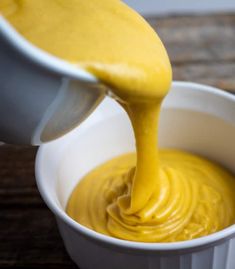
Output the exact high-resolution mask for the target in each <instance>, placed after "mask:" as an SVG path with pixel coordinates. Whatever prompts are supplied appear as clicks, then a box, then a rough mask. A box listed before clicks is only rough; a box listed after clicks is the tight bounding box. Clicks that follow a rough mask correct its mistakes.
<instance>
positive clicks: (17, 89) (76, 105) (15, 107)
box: [0, 16, 105, 145]
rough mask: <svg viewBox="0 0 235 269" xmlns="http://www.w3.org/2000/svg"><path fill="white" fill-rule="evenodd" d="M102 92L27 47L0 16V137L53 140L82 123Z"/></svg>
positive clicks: (87, 77)
mask: <svg viewBox="0 0 235 269" xmlns="http://www.w3.org/2000/svg"><path fill="white" fill-rule="evenodd" d="M104 94H105V89H104V87H102V86H101V85H100V84H99V82H98V80H97V79H96V78H95V77H94V76H93V75H91V74H90V73H88V72H86V71H84V70H82V69H80V68H77V67H76V66H74V65H72V64H70V63H68V62H66V61H63V60H61V59H58V58H56V57H54V56H52V55H50V54H48V53H46V52H45V51H42V50H41V49H39V48H37V47H35V46H33V45H32V44H30V43H29V42H28V41H27V40H25V39H24V38H23V37H22V36H21V35H20V34H19V33H17V32H16V31H15V29H14V28H13V27H11V25H10V24H9V23H8V22H6V20H5V19H4V18H3V17H1V16H0V141H3V142H6V143H13V144H33V145H37V144H40V143H42V142H47V141H50V140H53V139H55V138H57V137H59V136H61V135H63V134H64V133H66V132H68V131H69V130H71V129H73V128H74V127H76V126H77V125H78V124H79V123H80V122H81V121H83V120H84V119H85V118H86V117H87V116H88V115H89V114H90V113H91V112H92V111H93V110H94V108H95V107H96V106H97V105H98V104H99V103H100V102H101V101H102V99H103V97H104Z"/></svg>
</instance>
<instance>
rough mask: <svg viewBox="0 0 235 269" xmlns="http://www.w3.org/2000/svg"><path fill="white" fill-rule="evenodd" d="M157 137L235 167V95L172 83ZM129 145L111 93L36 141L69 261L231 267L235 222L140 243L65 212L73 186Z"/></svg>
mask: <svg viewBox="0 0 235 269" xmlns="http://www.w3.org/2000/svg"><path fill="white" fill-rule="evenodd" d="M159 139H160V146H161V147H174V148H180V149H183V150H188V151H191V152H194V153H199V154H201V155H204V156H206V157H209V158H210V159H212V160H215V161H218V162H219V163H221V164H222V165H224V166H225V167H227V168H228V169H230V170H231V171H233V172H235V165H234V163H235V96H233V95H231V94H229V93H225V92H223V91H220V90H218V89H215V88H212V87H208V86H203V85H199V84H195V83H187V82H174V83H173V85H172V90H171V92H170V93H169V95H168V96H167V98H166V99H165V101H164V104H163V108H162V112H161V120H160V132H159ZM133 150H134V139H133V133H132V129H131V127H130V123H129V120H128V118H127V116H126V114H125V113H124V111H123V110H122V109H121V108H120V107H119V105H117V104H116V103H115V102H114V101H113V100H111V99H109V98H106V99H105V100H104V101H103V103H102V104H101V105H100V106H99V107H98V108H97V110H96V111H95V112H94V113H93V114H92V115H91V116H90V117H89V118H88V119H87V120H86V121H85V122H84V123H82V125H80V127H79V128H77V129H76V130H74V131H72V132H71V133H69V134H68V135H66V136H64V137H62V138H60V139H58V140H56V141H54V142H51V143H48V144H46V145H43V146H41V147H40V149H39V152H38V154H37V160H36V180H37V184H38V188H39V191H40V193H41V195H42V197H43V199H44V201H45V202H46V204H47V205H48V206H49V208H50V209H51V210H52V212H53V213H54V214H55V216H56V219H57V223H58V226H59V230H60V233H61V236H62V238H63V240H64V243H65V246H66V249H67V251H68V253H69V255H70V257H71V258H72V260H73V261H74V262H75V263H76V264H77V265H79V268H81V269H94V268H96V269H127V268H129V269H234V268H235V225H232V226H230V227H228V228H226V229H224V230H222V231H220V232H217V233H214V234H211V235H209V236H205V237H202V238H198V239H194V240H190V241H184V242H176V243H138V242H130V241H124V240H119V239H116V238H112V237H108V236H105V235H102V234H99V233H97V232H95V231H92V230H90V229H88V228H86V227H84V226H82V225H80V224H78V223H77V222H75V221H74V220H72V219H71V218H70V217H69V216H68V215H67V214H66V213H65V207H66V203H67V200H68V198H69V195H70V193H71V191H72V190H73V188H74V187H75V185H76V184H77V182H78V181H79V180H80V179H81V178H82V177H83V176H84V175H85V174H86V173H87V172H88V171H90V170H91V169H92V168H94V167H96V166H97V165H99V164H101V163H103V162H104V161H106V160H108V159H110V158H111V157H114V156H116V155H119V154H122V153H124V152H129V151H133Z"/></svg>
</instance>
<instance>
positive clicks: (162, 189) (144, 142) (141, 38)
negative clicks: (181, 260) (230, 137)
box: [0, 0, 235, 242]
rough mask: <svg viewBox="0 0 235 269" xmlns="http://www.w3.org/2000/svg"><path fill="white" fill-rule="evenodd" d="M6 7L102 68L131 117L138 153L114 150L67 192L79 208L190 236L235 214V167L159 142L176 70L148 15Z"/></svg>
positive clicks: (24, 30) (62, 49)
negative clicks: (162, 146)
mask: <svg viewBox="0 0 235 269" xmlns="http://www.w3.org/2000/svg"><path fill="white" fill-rule="evenodd" d="M0 11H1V12H2V13H3V15H4V16H5V17H6V18H7V19H8V20H9V21H10V23H11V24H12V25H13V26H14V27H15V28H16V29H17V30H18V31H19V32H20V33H21V34H22V35H23V36H24V37H25V38H27V39H28V40H29V41H30V42H32V43H33V44H35V45H36V46H38V47H40V48H41V49H43V50H45V51H47V52H49V53H51V54H53V55H55V56H57V57H60V58H63V59H65V60H67V61H69V62H71V63H74V64H76V65H79V66H81V67H82V68H84V69H86V70H88V71H89V72H91V73H93V74H94V75H95V76H97V77H98V78H99V79H100V81H101V82H103V83H104V84H105V85H106V86H108V88H110V89H111V91H112V92H113V93H114V94H115V95H116V96H118V98H119V100H120V104H121V105H122V106H123V108H124V109H125V110H126V112H127V113H128V115H129V118H130V120H131V123H132V126H133V129H134V133H135V139H136V157H137V158H136V159H135V155H133V154H129V155H124V156H121V157H118V158H115V159H114V160H111V161H110V162H108V163H106V164H104V165H103V166H101V167H99V168H97V169H95V170H94V171H92V172H91V173H90V174H89V175H87V176H86V177H85V178H84V179H83V180H82V181H81V183H79V184H78V186H77V187H76V189H75V190H74V192H73V194H72V196H71V198H70V200H69V202H68V207H67V212H68V214H69V215H70V216H71V217H72V218H74V219H75V220H77V221H78V222H80V223H81V224H83V225H85V226H87V227H89V228H91V229H94V230H96V231H98V232H100V233H103V234H107V235H111V236H115V237H118V238H122V239H127V240H134V241H144V242H163V241H164V242H171V241H178V240H187V239H192V238H196V237H199V236H203V235H207V234H210V233H213V232H215V231H218V230H221V229H223V228H224V227H227V226H228V225H230V224H232V223H234V219H235V203H234V202H235V201H234V196H233V193H232V189H234V187H235V180H234V178H233V176H232V175H231V174H229V173H228V172H226V171H225V170H224V169H222V168H220V167H219V166H217V165H215V164H213V163H211V162H209V161H207V160H204V159H202V158H200V157H196V156H193V155H191V154H188V153H183V152H180V151H173V150H168V151H161V152H160V153H159V151H158V141H157V125H158V118H159V111H160V106H161V102H162V100H163V98H164V97H165V95H166V94H167V92H168V90H169V88H170V85H171V79H172V71H171V65H170V62H169V59H168V56H167V53H166V50H165V48H164V46H163V44H162V42H161V40H160V39H159V37H158V36H157V34H156V33H155V32H154V30H153V29H152V28H151V27H150V26H149V25H148V23H147V22H146V21H145V20H144V19H143V18H142V17H141V16H140V15H138V14H137V13H136V12H135V11H133V10H132V9H130V8H129V7H127V6H126V5H125V4H123V3H122V2H121V1H119V0H89V1H83V0H70V1H65V0H50V1H48V0H40V1H38V0H1V2H0Z"/></svg>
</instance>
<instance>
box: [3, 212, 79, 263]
mask: <svg viewBox="0 0 235 269" xmlns="http://www.w3.org/2000/svg"><path fill="white" fill-rule="evenodd" d="M0 220H1V221H0V231H1V233H0V268H4V267H7V266H15V265H16V264H17V266H19V267H20V266H22V267H23V266H36V265H37V266H38V267H37V268H39V266H41V268H43V266H45V265H46V266H47V265H50V266H51V267H53V266H54V267H55V266H57V268H59V266H61V265H63V266H64V265H67V266H70V267H69V268H75V267H74V266H73V263H72V262H71V261H70V259H69V258H68V255H67V254H66V252H65V249H64V246H63V243H62V240H61V239H60V237H59V234H58V230H57V225H56V222H55V219H54V217H53V215H52V213H51V212H50V211H49V210H48V209H47V208H46V207H44V208H39V209H38V208H36V209H35V208H33V209H32V208H24V209H17V208H16V209H11V210H9V209H5V210H4V209H1V211H0ZM44 268H45V267H44ZM63 268H64V267H63Z"/></svg>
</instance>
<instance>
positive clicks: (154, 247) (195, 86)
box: [35, 81, 235, 251]
mask: <svg viewBox="0 0 235 269" xmlns="http://www.w3.org/2000/svg"><path fill="white" fill-rule="evenodd" d="M172 87H180V88H190V90H197V91H200V92H204V93H209V94H212V95H216V96H218V97H223V98H225V99H228V100H230V101H232V102H234V104H235V95H233V94H231V93H228V92H225V91H223V90H220V89H218V88H215V87H212V86H207V85H203V84H199V83H194V82H184V81H174V82H173V83H172ZM46 151H47V145H46V144H44V145H41V146H40V148H39V150H38V152H37V155H36V161H35V176H36V184H37V187H38V190H39V192H40V194H41V196H42V198H43V200H44V202H45V203H46V204H47V206H48V207H49V209H50V210H51V211H52V212H53V213H54V214H55V216H56V217H57V218H59V219H60V220H61V221H62V222H64V223H65V224H67V225H68V226H69V227H70V228H71V229H73V230H74V231H76V232H78V233H80V234H81V235H83V236H85V237H86V238H88V239H90V240H95V241H97V242H99V243H102V244H106V245H107V244H108V245H109V246H113V247H119V248H120V247H121V248H123V249H126V248H128V249H132V250H140V251H172V250H182V249H184V250H186V249H192V248H195V247H202V246H205V245H208V244H213V243H215V242H217V241H221V240H225V239H226V238H228V237H231V236H232V235H234V234H235V224H233V225H231V226H229V227H227V228H225V229H223V230H221V231H218V232H216V233H213V234H210V235H207V236H204V237H200V238H197V239H192V240H188V241H179V242H172V243H144V242H134V241H128V240H122V239H118V238H114V237H110V236H107V235H104V234H101V233H98V232H96V231H93V230H91V229H89V228H86V227H85V226H83V225H81V224H79V223H77V222H76V221H74V220H73V219H72V218H70V217H69V216H68V215H67V214H66V213H65V211H64V210H62V209H61V208H60V207H59V206H58V205H56V203H55V202H54V201H53V199H52V198H51V197H50V196H49V195H47V193H46V192H45V191H44V185H43V183H42V178H43V173H42V169H41V165H42V160H43V156H44V154H46Z"/></svg>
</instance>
